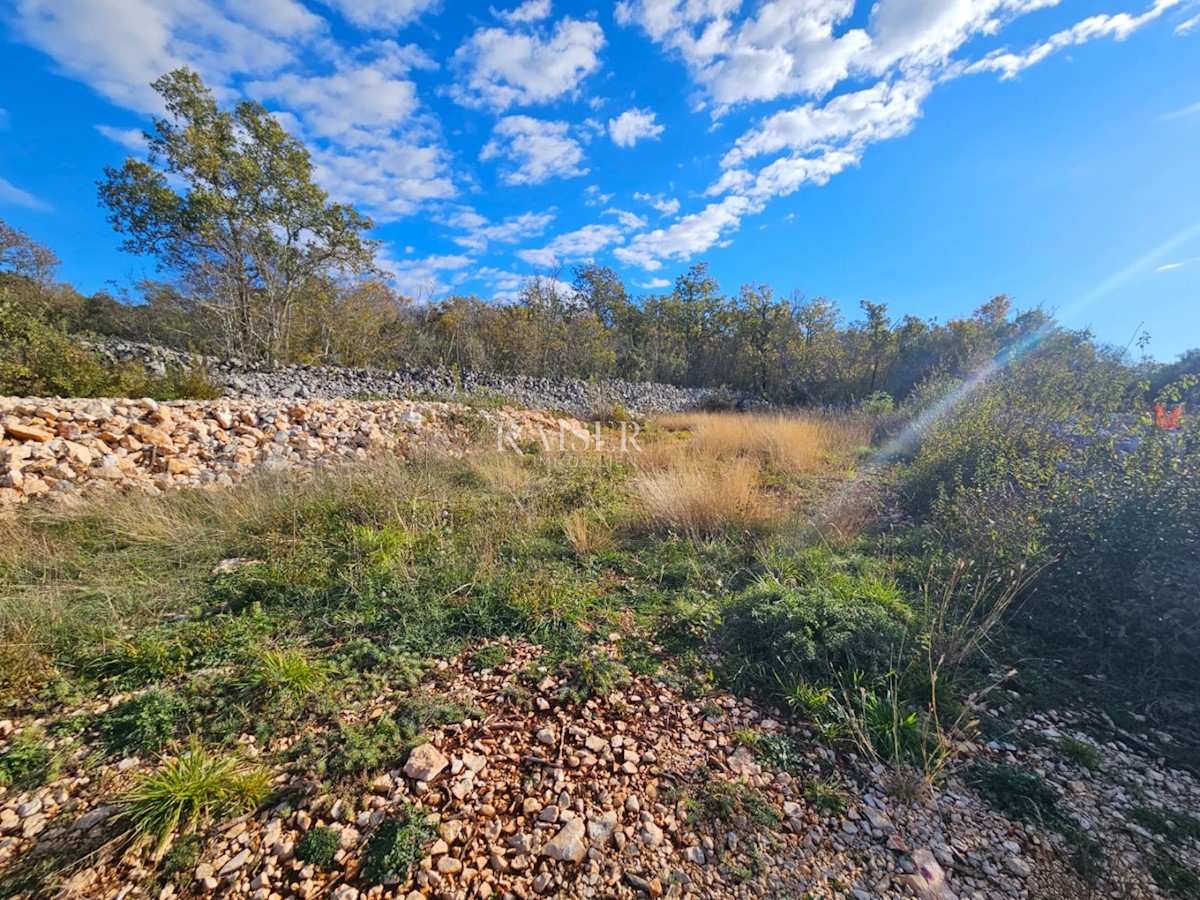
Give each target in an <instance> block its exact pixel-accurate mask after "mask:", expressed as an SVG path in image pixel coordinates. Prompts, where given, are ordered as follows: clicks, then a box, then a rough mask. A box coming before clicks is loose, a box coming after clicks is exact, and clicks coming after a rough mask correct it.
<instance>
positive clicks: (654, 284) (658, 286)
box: [637, 278, 671, 291]
mask: <svg viewBox="0 0 1200 900" xmlns="http://www.w3.org/2000/svg"><path fill="white" fill-rule="evenodd" d="M637 286H638V287H640V288H645V289H646V290H648V291H659V290H662V289H663V288H665V287H670V286H671V282H670V280H669V279H666V278H651V279H649V280H648V281H639V282H637Z"/></svg>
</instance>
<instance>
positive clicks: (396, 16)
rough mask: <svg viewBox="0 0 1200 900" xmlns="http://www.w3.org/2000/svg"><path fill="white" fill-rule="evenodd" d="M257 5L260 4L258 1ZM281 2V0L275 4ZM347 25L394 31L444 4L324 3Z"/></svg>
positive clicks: (393, 0)
mask: <svg viewBox="0 0 1200 900" xmlns="http://www.w3.org/2000/svg"><path fill="white" fill-rule="evenodd" d="M255 2H258V0H255ZM273 2H278V0H273ZM321 2H322V3H324V4H325V5H326V6H328V7H329V8H330V9H333V10H336V11H337V12H338V13H340V14H341V16H342V18H344V19H345V20H346V21H347V22H349V23H350V24H352V25H356V26H358V27H359V28H363V29H367V30H387V31H394V30H395V29H397V28H403V27H404V26H405V25H408V24H410V23H411V22H413V21H415V20H416V19H417V18H419V17H420V16H422V15H424V14H425V13H432V12H436V11H437V9H438V8H439V7H440V6H441V0H321Z"/></svg>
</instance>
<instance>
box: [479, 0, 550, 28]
mask: <svg viewBox="0 0 1200 900" xmlns="http://www.w3.org/2000/svg"><path fill="white" fill-rule="evenodd" d="M492 15H494V16H496V17H497V18H499V19H503V20H504V21H505V22H508V23H509V24H510V25H516V24H521V23H526V22H540V21H542V19H545V18H548V17H549V15H550V0H526V2H524V3H522V4H521V5H520V6H518V7H516V8H515V9H510V10H507V11H502V10H497V9H496V8H495V7H493V8H492Z"/></svg>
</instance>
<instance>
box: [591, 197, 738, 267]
mask: <svg viewBox="0 0 1200 900" xmlns="http://www.w3.org/2000/svg"><path fill="white" fill-rule="evenodd" d="M753 207H754V204H753V203H751V201H749V200H747V199H746V198H744V197H740V196H736V195H735V196H729V197H725V198H724V199H722V200H720V201H717V202H715V203H710V204H708V206H706V207H704V209H702V210H700V211H699V212H696V213H691V214H690V215H686V216H683V217H682V218H681V219H679V220H678V221H677V222H675V223H674V224H672V225H669V226H668V227H666V228H656V229H654V230H653V231H648V232H644V233H642V234H639V235H637V236H635V237H634V238H632V239H631V240H630V242H629V245H628V246H625V247H618V248H617V249H616V250H614V251H613V255H615V256H616V257H617V259H619V260H621V262H623V263H627V264H629V265H633V266H638V267H640V268H642V269H644V270H646V271H648V272H653V271H656V270H658V269H661V268H662V265H663V264H662V261H663V260H664V259H674V260H680V261H683V262H686V261H687V260H689V259H691V258H692V257H693V256H696V255H698V254H700V253H704V252H705V251H707V250H709V249H710V248H712V247H713V246H714V245H716V244H718V243H720V242H721V240H722V239H723V238H725V237H726V236H727V235H729V234H730V233H732V232H734V231H736V230H737V229H738V226H739V225H740V224H741V221H742V217H743V216H745V215H747V214H748V213H750V212H751V211H752V210H753Z"/></svg>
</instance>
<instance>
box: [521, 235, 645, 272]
mask: <svg viewBox="0 0 1200 900" xmlns="http://www.w3.org/2000/svg"><path fill="white" fill-rule="evenodd" d="M624 240H625V236H624V235H623V234H621V229H620V228H618V227H616V226H615V225H585V226H584V227H583V228H580V229H579V230H578V231H571V232H568V233H567V234H560V235H559V236H558V237H556V238H555V239H554V240H552V241H551V242H550V243H549V244H547V245H546V246H545V247H542V248H541V249H539V250H518V251H517V256H518V257H520V259H522V260H523V261H524V262H527V263H529V264H530V265H532V266H543V267H545V268H550V267H552V266H554V265H555V264H557V263H562V262H569V261H571V260H577V259H591V258H592V257H593V256H594V255H595V254H596V253H599V252H600V251H601V250H605V249H607V248H608V247H611V246H612V245H613V244H620V243H621V242H622V241H624Z"/></svg>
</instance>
